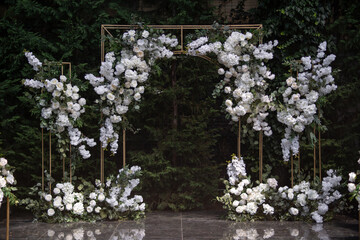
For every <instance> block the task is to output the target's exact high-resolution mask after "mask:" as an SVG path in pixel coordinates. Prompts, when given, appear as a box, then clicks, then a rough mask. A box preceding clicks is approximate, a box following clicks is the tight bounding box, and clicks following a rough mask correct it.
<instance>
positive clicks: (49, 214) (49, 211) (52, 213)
mask: <svg viewBox="0 0 360 240" xmlns="http://www.w3.org/2000/svg"><path fill="white" fill-rule="evenodd" d="M47 214H48V216H49V217H51V216H53V215H54V214H55V211H54V209H52V208H49V209H48V210H47Z"/></svg>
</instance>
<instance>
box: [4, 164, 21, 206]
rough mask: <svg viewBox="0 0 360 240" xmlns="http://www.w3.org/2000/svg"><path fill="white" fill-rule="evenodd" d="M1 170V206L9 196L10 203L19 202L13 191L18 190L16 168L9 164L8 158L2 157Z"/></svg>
mask: <svg viewBox="0 0 360 240" xmlns="http://www.w3.org/2000/svg"><path fill="white" fill-rule="evenodd" d="M0 170H1V172H0V207H1V205H2V203H3V202H4V200H5V199H6V198H9V201H10V204H17V203H18V200H17V198H16V196H15V195H14V193H13V192H14V191H16V190H17V189H16V187H15V185H16V180H15V178H14V168H13V167H11V166H10V165H9V164H8V160H7V159H6V158H3V157H1V158H0Z"/></svg>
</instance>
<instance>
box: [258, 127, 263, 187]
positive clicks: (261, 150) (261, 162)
mask: <svg viewBox="0 0 360 240" xmlns="http://www.w3.org/2000/svg"><path fill="white" fill-rule="evenodd" d="M262 172H263V132H262V131H260V132H259V181H260V182H262Z"/></svg>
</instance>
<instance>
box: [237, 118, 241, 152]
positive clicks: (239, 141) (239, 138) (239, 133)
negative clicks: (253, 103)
mask: <svg viewBox="0 0 360 240" xmlns="http://www.w3.org/2000/svg"><path fill="white" fill-rule="evenodd" d="M237 150H238V158H239V159H240V158H241V118H240V117H239V126H238V140H237Z"/></svg>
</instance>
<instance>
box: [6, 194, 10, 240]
mask: <svg viewBox="0 0 360 240" xmlns="http://www.w3.org/2000/svg"><path fill="white" fill-rule="evenodd" d="M9 233H10V200H9V198H7V203H6V240H9V235H10V234H9Z"/></svg>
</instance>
